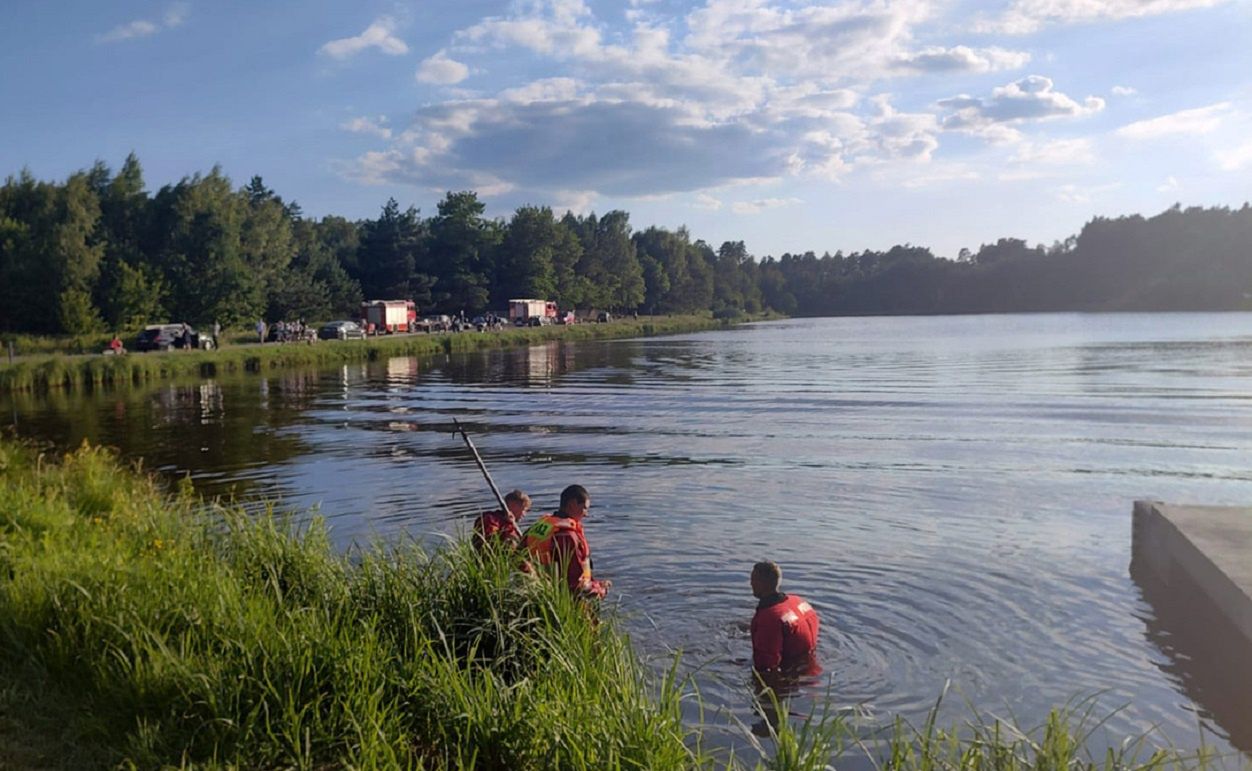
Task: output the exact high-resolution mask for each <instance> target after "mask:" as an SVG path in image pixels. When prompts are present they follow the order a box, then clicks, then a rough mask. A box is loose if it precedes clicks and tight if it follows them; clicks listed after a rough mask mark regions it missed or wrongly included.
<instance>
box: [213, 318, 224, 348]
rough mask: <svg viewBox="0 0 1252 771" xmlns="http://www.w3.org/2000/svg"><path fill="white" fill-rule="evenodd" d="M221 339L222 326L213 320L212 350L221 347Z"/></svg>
mask: <svg viewBox="0 0 1252 771" xmlns="http://www.w3.org/2000/svg"><path fill="white" fill-rule="evenodd" d="M221 338H222V324H221V322H219V321H216V320H215V321H214V322H213V347H214V348H221V347H222V340H221Z"/></svg>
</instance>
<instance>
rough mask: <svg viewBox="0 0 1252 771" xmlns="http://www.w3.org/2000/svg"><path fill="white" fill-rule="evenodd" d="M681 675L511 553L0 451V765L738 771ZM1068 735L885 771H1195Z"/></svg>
mask: <svg viewBox="0 0 1252 771" xmlns="http://www.w3.org/2000/svg"><path fill="white" fill-rule="evenodd" d="M676 671H677V662H675V664H674V667H673V668H672V669H670V670H669V671H668V673H666V674H662V675H659V676H658V675H653V674H651V670H650V669H649V668H648V667H647V666H645V665H644V664H643V663H641V661H640V660H639V659H638V658H637V656H636V654H635V653H634V652H633V651H632V648H631V646H630V643H629V640H628V639H627V638H626V637H625V636H624V635H623V634H622V633H621V632H620V631H619V630H618V628H617V625H616V621H615V619H614V618H613V617H612V616H611V615H609V616H605V617H602V618H599V619H596V618H593V614H592V613H591V612H589V610H588V608H587V607H586V606H585V605H583V604H582V603H580V602H578V601H576V600H575V599H573V598H572V597H571V596H570V594H569V592H568V591H567V590H566V588H565V585H564V582H563V581H562V580H561V578H560V577H559V576H556V575H548V576H545V575H542V574H541V575H540V576H538V577H536V578H532V577H529V576H527V575H526V574H523V573H521V572H520V571H518V570H517V564H516V557H515V556H514V555H512V554H510V553H506V552H504V551H489V552H487V553H486V554H479V553H478V552H476V551H475V550H474V549H472V548H470V547H469V546H468V545H467V544H465V543H455V542H454V543H449V544H448V545H447V546H445V547H443V548H440V549H437V550H434V551H428V550H424V549H422V548H420V547H418V546H417V545H414V544H402V545H399V546H393V547H389V548H384V547H371V548H365V549H362V550H359V551H357V552H354V553H352V554H350V555H344V554H340V553H337V552H336V551H335V550H334V549H333V548H332V546H331V544H330V542H329V539H328V538H327V535H326V531H325V529H324V527H323V526H322V525H321V524H320V523H319V522H318V521H316V520H313V521H310V522H307V523H304V524H298V523H297V522H295V521H293V520H290V519H288V518H285V517H283V516H281V515H278V514H275V513H274V512H272V511H271V512H268V513H267V514H265V515H261V516H248V515H246V514H245V513H244V512H243V511H242V510H241V509H239V508H236V507H233V506H228V505H222V504H219V503H213V502H203V501H200V500H198V499H197V498H196V497H195V495H194V494H193V493H192V492H191V489H190V485H182V486H180V489H179V490H177V491H175V492H172V493H171V492H166V491H164V490H162V489H161V487H160V486H159V484H158V483H157V482H156V481H155V480H154V479H153V478H151V477H148V476H146V475H144V474H142V473H138V472H137V471H136V470H133V469H126V468H123V467H121V466H120V465H119V464H118V463H117V461H116V459H115V458H114V457H113V456H111V455H110V454H109V453H108V452H106V451H104V450H101V449H98V448H91V447H87V446H84V447H82V448H81V449H79V450H77V451H75V452H72V453H68V454H65V455H61V456H51V455H47V454H43V453H41V452H40V451H39V450H38V449H36V448H35V447H33V446H32V445H30V444H22V443H17V442H13V441H0V768H14V769H25V768H65V769H70V768H73V769H90V768H113V767H138V768H158V767H167V766H177V767H187V768H302V769H313V768H319V769H321V768H424V769H520V770H522V771H525V770H527V769H536V770H537V769H549V768H567V769H588V770H590V769H641V770H642V769H685V768H697V769H703V768H741V767H742V765H741V764H740V763H739V762H738V761H737V760H736V759H735V758H734V757H732V756H726V755H724V754H718V753H714V752H712V751H709V750H707V749H705V748H704V747H703V745H702V742H701V730H702V726H701V725H689V724H685V723H684V721H683V718H682V712H683V710H682V704H683V701H684V700H685V699H690V698H697V697H696V696H695V694H694V692H693V690H692V688H691V687H690V684H689V683H686V682H684V681H682V680H681V678H679V677H678V676H677V675H676V674H675V673H676ZM783 714H785V710H784V711H783ZM1068 720H1069V715H1067V714H1066V713H1057V715H1056V717H1055V719H1054V720H1053V721H1051V722H1049V724H1048V725H1047V726H1046V727H1045V728H1044V729H1043V731H1042V733H1040V734H1038V735H1036V736H1031V735H1030V734H1029V733H1027V732H1022V731H1019V730H1017V729H1008V728H1001V724H1000V723H998V722H995V723H987V724H986V725H987V726H991V727H984V726H983V725H982V724H980V725H979V726H976V727H974V728H973V729H966V730H963V731H952V732H940V731H937V730H936V729H935V728H934V725H933V719H932V720H931V721H929V722H928V725H927V726H926V727H925V728H923V729H920V730H913V729H911V728H908V727H907V725H906V724H904V723H903V722H897V723H896V724H894V725H893V726H889V727H888V733H887V734H885V735H884V738H883V740H882V747H881V749H879V750H876V751H875V753H874V756H875V757H877V758H878V759H879V760H878V761H877V762H878V763H879V764H880V768H882V769H885V770H890V771H897V770H898V771H934V770H936V769H947V768H951V769H954V770H955V769H983V768H987V769H991V768H995V769H1005V770H1007V771H1016V770H1017V769H1021V771H1027V769H1031V770H1032V771H1043V770H1045V769H1056V770H1057V771H1061V770H1062V769H1064V770H1065V771H1079V770H1082V771H1086V770H1087V769H1096V768H1100V769H1107V771H1119V770H1120V769H1128V770H1130V769H1145V771H1146V769H1155V768H1162V767H1166V766H1168V767H1176V768H1180V769H1181V768H1188V767H1190V766H1189V765H1188V762H1189V761H1188V760H1187V759H1186V758H1184V757H1182V756H1181V755H1180V754H1178V753H1169V752H1158V751H1153V752H1152V753H1151V754H1149V755H1147V757H1146V759H1145V760H1143V761H1140V760H1138V757H1139V756H1138V755H1137V754H1135V753H1132V752H1130V751H1126V752H1122V753H1117V754H1110V755H1108V756H1106V757H1102V758H1095V759H1090V758H1088V757H1087V756H1085V755H1084V754H1083V751H1082V746H1083V734H1082V733H1081V731H1079V730H1076V729H1075V728H1072V727H1071V724H1070V723H1069V722H1067V721H1068ZM860 735H864V734H863V733H862V734H860ZM857 736H858V734H857V733H856V732H855V731H854V726H852V725H851V724H849V723H848V722H846V721H844V720H843V719H842V718H841V717H840V716H838V715H834V716H832V715H819V716H816V717H814V718H812V719H810V720H808V721H804V722H802V723H800V724H799V725H789V724H786V723H784V724H783V725H781V726H779V727H778V728H777V729H776V733H775V735H774V737H773V740H772V741H771V742H769V743H768V746H763V747H762V748H761V752H762V757H763V758H764V759H763V760H761V761H760V762H759V763H758V764H757V767H758V768H770V769H778V770H779V771H791V770H792V769H794V770H796V771H801V770H804V769H823V768H828V767H830V765H831V764H832V763H835V762H836V761H835V759H834V758H836V757H837V755H838V753H839V752H840V751H841V750H842V749H843V748H845V747H852V746H856V745H857V744H858V742H861V741H862V740H860V739H858V738H857ZM1203 762H1206V759H1204V758H1200V762H1199V763H1198V764H1199V765H1202V764H1203Z"/></svg>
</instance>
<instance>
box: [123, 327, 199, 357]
mask: <svg viewBox="0 0 1252 771" xmlns="http://www.w3.org/2000/svg"><path fill="white" fill-rule="evenodd" d="M171 348H199V349H202V350H206V351H208V350H212V349H213V338H212V337H211V336H208V335H206V336H204V337H201V335H200V333H199V332H197V331H196V330H194V329H192V328H191V327H190V326H188V325H186V324H149V325H148V326H146V327H144V328H143V331H142V332H140V333H139V337H138V339H136V340H135V350H136V351H168V350H169V349H171Z"/></svg>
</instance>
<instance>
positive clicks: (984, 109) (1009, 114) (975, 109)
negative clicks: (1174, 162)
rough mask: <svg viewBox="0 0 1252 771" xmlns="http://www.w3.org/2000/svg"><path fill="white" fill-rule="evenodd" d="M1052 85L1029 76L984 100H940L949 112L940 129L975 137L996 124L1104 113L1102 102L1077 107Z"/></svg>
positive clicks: (1088, 100) (1094, 100)
mask: <svg viewBox="0 0 1252 771" xmlns="http://www.w3.org/2000/svg"><path fill="white" fill-rule="evenodd" d="M1052 85H1053V84H1052V80H1051V79H1050V78H1045V77H1043V76H1042V75H1029V76H1027V77H1024V78H1022V79H1021V80H1018V81H1015V82H1013V83H1009V84H1008V85H1005V86H1000V87H998V88H995V89H992V91H991V96H990V97H988V98H985V99H983V98H979V97H973V96H968V95H965V94H962V95H960V96H954V97H952V98H950V99H941V100H940V101H939V102H938V106H939V107H940V108H942V109H946V110H948V111H949V114H948V115H947V116H945V117H944V119H943V127H944V128H945V129H947V130H949V131H966V132H970V133H976V134H977V133H983V132H984V131H985V130H986V129H988V128H989V127H993V126H996V125H997V124H1010V125H1013V124H1020V123H1025V122H1027V121H1039V120H1049V119H1055V118H1075V117H1081V116H1084V115H1089V114H1091V113H1095V112H1099V111H1100V110H1103V109H1104V100H1103V99H1101V98H1099V97H1097V96H1089V97H1087V98H1086V99H1085V100H1083V102H1082V103H1081V104H1080V103H1078V102H1077V101H1075V100H1074V99H1072V98H1070V97H1069V96H1067V95H1065V94H1063V93H1061V92H1060V91H1056V90H1054V89H1053V87H1052Z"/></svg>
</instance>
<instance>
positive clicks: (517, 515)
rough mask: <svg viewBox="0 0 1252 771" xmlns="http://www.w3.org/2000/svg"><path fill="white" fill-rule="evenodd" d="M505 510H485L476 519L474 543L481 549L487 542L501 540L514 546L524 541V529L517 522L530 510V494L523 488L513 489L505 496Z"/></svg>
mask: <svg viewBox="0 0 1252 771" xmlns="http://www.w3.org/2000/svg"><path fill="white" fill-rule="evenodd" d="M504 505H505V511H501V510H500V509H496V510H494V511H484V512H483V513H482V514H480V515H479V516H478V519H477V520H475V521H474V545H475V546H477V547H479V548H480V549H481V548H482V547H483V546H485V545H486V544H488V543H490V542H492V541H496V540H500V541H504V542H506V543H509V544H511V545H513V546H520V545H521V543H522V531H520V530H518V529H517V523H518V522H521V521H522V517H524V516H526V512H528V511H530V496H529V495H527V494H526V493H524V492H522V491H521V490H513V491H512V492H510V493H509V494H508V495H506V496H504Z"/></svg>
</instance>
